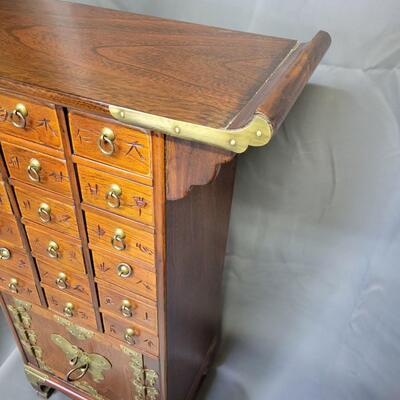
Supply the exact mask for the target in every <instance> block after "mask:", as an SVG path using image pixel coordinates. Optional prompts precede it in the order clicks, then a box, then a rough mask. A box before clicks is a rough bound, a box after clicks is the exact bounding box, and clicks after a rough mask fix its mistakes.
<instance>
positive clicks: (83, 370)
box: [66, 364, 89, 382]
mask: <svg viewBox="0 0 400 400" xmlns="http://www.w3.org/2000/svg"><path fill="white" fill-rule="evenodd" d="M88 369H89V364H84V365H83V366H81V367H75V368H72V369H71V370H70V371H68V373H67V376H66V378H67V381H68V382H75V381H79V379H81V378H83V377H84V376H85V375H86V372H87V371H88ZM77 371H80V372H79V374H78V375H76V376H73V375H74V373H75V372H77Z"/></svg>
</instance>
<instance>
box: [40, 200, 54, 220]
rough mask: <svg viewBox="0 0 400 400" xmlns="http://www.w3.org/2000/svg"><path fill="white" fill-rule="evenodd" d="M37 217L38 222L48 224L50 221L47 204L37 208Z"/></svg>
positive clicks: (49, 210)
mask: <svg viewBox="0 0 400 400" xmlns="http://www.w3.org/2000/svg"><path fill="white" fill-rule="evenodd" d="M38 215H39V218H40V220H41V221H42V222H43V223H45V224H48V223H49V222H50V221H51V208H50V206H49V205H48V204H46V203H42V204H40V206H39V208H38Z"/></svg>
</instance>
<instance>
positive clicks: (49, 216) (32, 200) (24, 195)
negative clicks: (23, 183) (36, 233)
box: [14, 186, 79, 238]
mask: <svg viewBox="0 0 400 400" xmlns="http://www.w3.org/2000/svg"><path fill="white" fill-rule="evenodd" d="M14 189H15V194H16V196H17V200H18V204H19V208H20V210H21V214H22V216H23V218H25V219H28V220H30V221H33V222H36V223H38V224H40V225H43V226H48V227H49V228H52V229H55V230H57V231H59V232H62V233H66V234H68V235H71V236H73V237H76V238H79V231H78V225H77V222H76V217H75V207H74V206H73V204H72V202H70V201H68V200H66V199H62V198H58V199H56V198H55V197H54V196H55V195H53V196H52V197H50V196H49V195H48V193H46V192H45V191H42V190H39V189H36V191H32V190H30V189H29V188H28V187H24V188H22V187H17V186H16V187H15V188H14Z"/></svg>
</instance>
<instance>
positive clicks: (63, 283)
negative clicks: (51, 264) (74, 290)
mask: <svg viewBox="0 0 400 400" xmlns="http://www.w3.org/2000/svg"><path fill="white" fill-rule="evenodd" d="M56 285H57V286H58V288H59V289H61V290H65V289H67V288H68V283H67V275H65V274H64V272H60V273H59V274H58V277H57V279H56Z"/></svg>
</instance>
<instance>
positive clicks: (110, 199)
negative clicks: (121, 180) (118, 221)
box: [106, 184, 122, 208]
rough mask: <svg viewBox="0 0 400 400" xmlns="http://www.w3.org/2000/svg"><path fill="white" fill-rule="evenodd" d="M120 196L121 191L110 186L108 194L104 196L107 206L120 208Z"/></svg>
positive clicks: (117, 187)
mask: <svg viewBox="0 0 400 400" xmlns="http://www.w3.org/2000/svg"><path fill="white" fill-rule="evenodd" d="M121 194H122V189H121V188H120V187H119V186H118V185H115V184H113V185H111V187H110V190H109V192H107V194H106V200H107V204H108V205H109V206H110V207H111V208H120V207H121Z"/></svg>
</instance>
